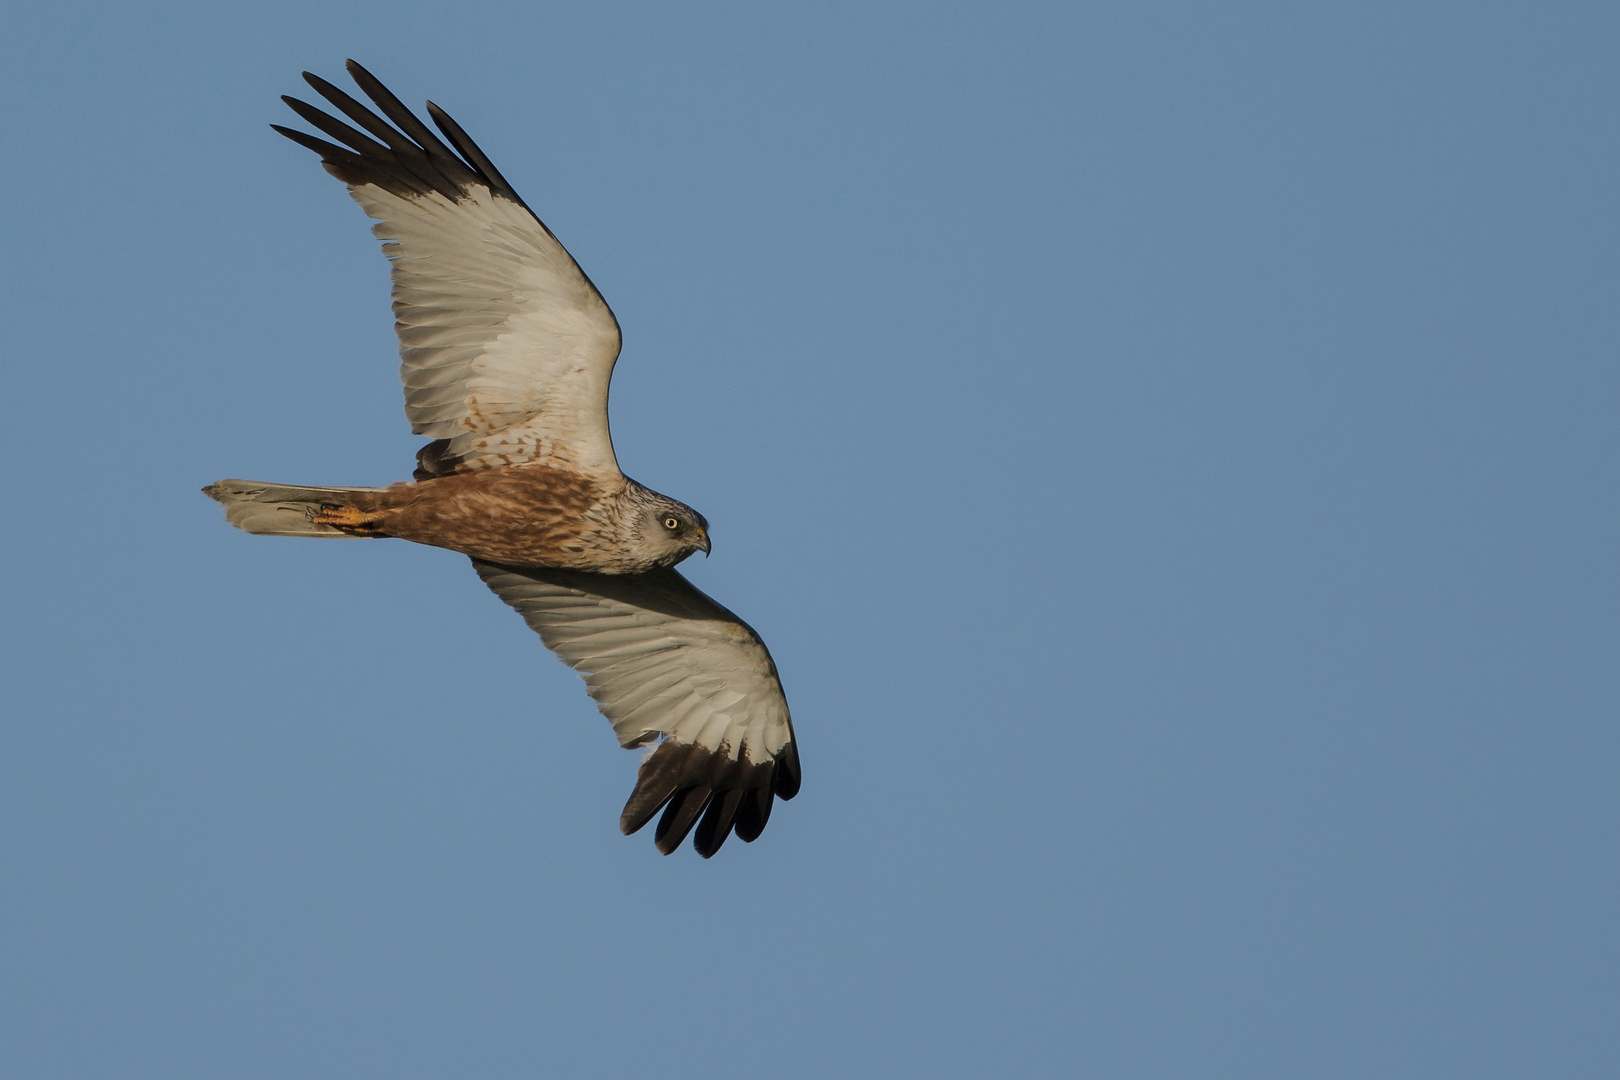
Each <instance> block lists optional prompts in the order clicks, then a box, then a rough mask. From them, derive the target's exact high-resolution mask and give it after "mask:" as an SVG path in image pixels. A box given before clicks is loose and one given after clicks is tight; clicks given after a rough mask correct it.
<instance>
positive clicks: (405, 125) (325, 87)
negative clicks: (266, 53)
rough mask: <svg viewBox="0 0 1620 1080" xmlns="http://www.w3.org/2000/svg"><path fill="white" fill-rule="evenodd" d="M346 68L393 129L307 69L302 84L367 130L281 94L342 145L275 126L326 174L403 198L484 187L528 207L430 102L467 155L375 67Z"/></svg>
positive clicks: (456, 194) (460, 194)
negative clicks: (318, 160)
mask: <svg viewBox="0 0 1620 1080" xmlns="http://www.w3.org/2000/svg"><path fill="white" fill-rule="evenodd" d="M347 67H348V71H349V74H350V75H351V76H352V77H353V78H354V81H355V83H356V84H358V85H359V87H360V89H361V90H363V91H365V93H366V96H367V97H369V98H371V100H372V102H373V103H375V105H376V106H377V108H378V109H379V110H380V111H381V112H382V114H383V116H385V117H387V118H388V120H392V121H393V123H394V125H396V126H395V127H391V126H389V124H388V122H387V121H385V120H384V119H383V117H381V116H378V115H377V114H376V113H374V112H372V111H371V110H370V109H368V108H367V107H366V106H365V105H363V104H361V103H360V102H359V101H357V100H355V98H353V97H351V96H350V95H349V94H347V93H345V92H344V91H342V90H340V89H338V88H337V87H336V86H333V85H332V84H331V83H329V82H327V81H326V80H325V79H323V78H321V77H320V76H319V75H313V74H311V73H309V72H307V71H306V72H304V81H305V82H307V83H309V85H310V86H311V87H313V88H314V90H315V92H316V93H318V94H320V95H321V97H323V98H325V99H326V100H327V101H328V102H329V103H330V104H331V105H332V107H333V108H335V109H337V111H338V112H340V113H342V114H343V115H344V116H346V117H348V119H349V120H350V121H352V122H353V123H354V124H356V125H358V127H359V129H363V130H357V129H356V128H354V127H350V126H349V125H348V124H345V123H343V122H342V121H341V120H338V119H337V118H336V117H333V116H331V115H330V114H328V113H325V112H323V111H321V110H320V109H319V108H317V107H315V106H314V105H311V104H309V103H308V102H306V101H300V100H299V99H298V98H294V97H283V98H282V100H283V101H285V102H286V103H287V106H288V107H289V108H290V109H292V110H293V112H295V113H297V114H298V116H299V117H300V118H301V119H303V120H304V121H305V122H306V123H308V124H309V125H310V126H311V127H314V128H316V129H318V130H319V131H321V132H322V133H323V134H325V135H328V136H330V137H331V138H333V139H336V140H337V141H338V142H339V143H342V144H343V145H342V146H338V145H335V144H333V143H329V142H326V141H325V140H322V139H316V138H314V137H313V136H310V135H306V134H304V133H303V132H301V131H295V130H293V129H291V128H285V127H282V126H281V125H280V124H271V125H270V126H271V127H272V128H274V129H275V130H276V131H277V132H279V133H280V134H282V135H285V136H286V137H287V138H289V139H291V140H292V141H293V142H296V143H298V144H299V145H300V146H303V147H306V148H308V149H310V150H313V151H315V152H316V153H317V154H319V155H321V162H322V164H324V165H325V166H326V169H327V171H328V172H330V173H331V174H332V175H333V176H336V177H337V178H338V179H339V180H342V181H343V182H344V183H345V184H348V185H350V186H351V187H363V186H365V185H367V184H375V185H377V186H378V187H380V188H383V189H384V190H386V191H389V192H392V193H393V194H395V195H402V196H420V195H426V194H428V193H429V192H438V193H439V194H440V195H443V196H445V197H446V198H448V199H453V200H459V199H462V198H465V197H466V195H467V193H468V191H469V190H471V189H472V188H474V187H484V188H488V189H489V190H490V191H492V192H493V193H495V194H497V195H500V196H502V197H503V198H506V199H510V200H511V201H513V202H515V203H518V204H519V205H524V206H525V209H527V207H526V205H525V204H524V203H523V200H522V199H521V198H519V197H518V194H517V192H515V191H513V190H512V186H511V185H510V184H508V183H507V182H506V178H505V177H503V176H501V174H500V173H499V172H498V171H496V169H495V167H494V166H493V165H491V164H490V162H489V158H488V157H487V156H485V154H484V152H483V151H482V150H480V149H479V148H478V144H477V143H475V142H473V141H472V139H471V138H470V137H469V136H468V135H467V133H466V132H465V131H464V130H462V128H461V125H459V124H457V123H456V122H455V121H454V120H452V119H450V117H449V116H447V115H446V114H445V113H444V111H443V110H442V109H440V108H439V107H438V106H436V105H433V104H431V103H430V104H429V105H428V111H429V114H430V115H432V117H433V119H434V122H435V123H437V124H438V125H439V127H440V128H441V129H442V130H443V131H444V133H445V135H446V136H447V137H448V138H449V139H450V141H451V142H452V143H454V144H455V146H456V150H459V151H460V152H461V155H462V156H460V157H458V156H457V154H456V151H455V150H451V149H450V147H449V146H446V145H445V143H444V141H443V140H441V139H440V138H439V137H438V136H437V135H435V134H433V131H432V130H431V129H430V128H429V127H428V126H427V125H426V124H424V123H422V121H421V120H420V119H418V118H417V117H416V115H415V114H414V113H412V112H411V111H410V110H409V109H408V108H406V107H405V105H404V104H403V103H402V102H401V101H400V100H399V98H397V97H395V96H394V95H393V93H392V92H390V91H389V89H388V88H387V87H386V86H384V85H383V84H382V83H381V82H379V81H378V80H377V77H376V76H374V75H372V74H371V72H369V71H367V70H366V69H365V68H363V67H361V66H360V65H359V64H357V63H355V62H354V61H353V60H350V61H349V62H348V64H347Z"/></svg>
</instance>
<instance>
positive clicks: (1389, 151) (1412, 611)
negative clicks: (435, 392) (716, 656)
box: [0, 2, 1620, 1080]
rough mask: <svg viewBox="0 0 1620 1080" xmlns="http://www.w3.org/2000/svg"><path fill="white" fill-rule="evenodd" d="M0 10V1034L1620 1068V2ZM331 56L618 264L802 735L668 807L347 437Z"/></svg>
mask: <svg viewBox="0 0 1620 1080" xmlns="http://www.w3.org/2000/svg"><path fill="white" fill-rule="evenodd" d="M18 7H19V6H13V8H12V9H10V10H9V11H8V13H7V14H6V15H5V16H4V19H3V23H0V60H3V63H0V87H3V90H4V100H5V102H6V105H5V108H4V110H3V118H0V123H3V125H4V142H5V147H6V153H5V158H4V160H5V168H4V169H3V171H0V194H3V199H4V205H5V206H6V208H7V209H6V242H5V248H6V251H5V257H4V260H3V261H0V289H3V297H4V300H3V303H4V309H5V311H4V317H3V319H0V348H3V356H4V363H5V379H4V391H3V403H4V416H5V424H4V435H5V480H4V490H5V506H4V510H3V515H4V517H3V521H4V526H3V540H0V543H3V545H4V556H5V557H4V560H3V566H4V570H3V574H4V584H3V589H4V593H3V605H0V635H3V636H0V709H3V719H0V1073H4V1074H5V1075H7V1076H15V1077H120V1078H146V1077H153V1078H158V1077H161V1078H165V1080H181V1078H199V1080H200V1078H216V1077H232V1078H259V1077H263V1078H272V1077H274V1078H280V1077H291V1076H296V1077H310V1078H326V1077H331V1078H340V1077H341V1078H345V1080H353V1078H371V1077H376V1078H390V1080H396V1078H416V1077H422V1078H427V1077H446V1076H469V1077H470V1076H476V1077H534V1076H559V1077H561V1076H567V1077H625V1076H661V1077H733V1076H736V1077H743V1076H780V1077H830V1076H858V1077H868V1076H870V1077H889V1076H923V1075H937V1076H953V1077H954V1076H962V1077H980V1076H1041V1077H1074V1076H1087V1077H1090V1076H1096V1077H1111V1078H1112V1077H1127V1078H1134V1077H1240V1078H1245V1080H1251V1078H1269V1077H1277V1078H1296V1077H1344V1078H1357V1080H1361V1078H1366V1077H1423V1078H1428V1077H1437V1076H1455V1077H1468V1078H1470V1080H1475V1078H1483V1077H1526V1076H1557V1077H1612V1076H1615V1075H1620V1024H1617V1016H1620V930H1617V923H1616V913H1617V912H1620V873H1617V867H1616V853H1617V846H1620V845H1617V841H1620V835H1617V834H1620V799H1617V784H1616V771H1617V765H1620V760H1617V759H1620V754H1617V751H1620V736H1617V726H1616V724H1617V719H1620V618H1617V602H1620V576H1617V573H1616V556H1617V552H1620V504H1617V486H1616V476H1617V465H1620V461H1617V458H1620V439H1617V437H1616V413H1617V407H1620V369H1617V364H1616V361H1617V349H1616V340H1617V332H1620V304H1617V287H1620V213H1617V199H1620V151H1617V146H1620V143H1617V136H1620V130H1617V121H1620V68H1617V66H1616V63H1615V57H1616V56H1617V55H1620V13H1617V11H1616V9H1615V8H1614V6H1613V5H1612V4H1599V3H1591V4H1564V3H1551V4H1549V3H1534V4H1531V3H1523V4H1425V3H1418V4H1413V3H1391V4H1380V3H1356V4H1344V5H1338V6H1337V7H1331V6H1328V5H1315V4H1300V5H1289V4H1230V5H1218V6H1217V5H1201V4H1146V5H1144V4H1134V3H1114V4H1089V5H1082V4H1052V5H1019V4H1013V5H991V4H978V5H962V4H904V5H902V4H895V5H872V4H831V5H829V4H818V5H814V6H810V5H800V6H785V5H782V6H778V5H769V6H767V5H750V4H716V5H695V6H694V5H671V4H644V5H637V4H601V3H590V4H554V3H537V2H523V3H512V4H489V3H471V4H464V5H462V4H444V3H435V4H428V3H399V2H389V3H365V4H352V5H343V4H337V5H329V4H312V3H277V4H273V5H269V4H231V5H223V4H202V3H198V4H192V5H181V4H85V3H76V2H63V3H51V4H40V5H35V6H34V7H33V10H31V11H27V12H25V11H21V10H18ZM351 55H352V56H355V57H356V58H358V59H360V60H361V61H362V62H364V63H366V64H367V65H368V66H370V67H371V68H372V69H373V70H374V71H375V72H376V73H377V74H378V75H379V76H380V77H381V78H382V79H383V80H384V81H385V82H387V83H388V84H389V85H390V86H392V87H393V88H394V89H395V90H396V91H397V92H398V93H399V94H400V95H401V96H402V97H403V98H405V99H406V100H408V101H410V102H411V103H413V104H419V103H420V102H421V100H422V99H423V98H424V97H432V98H433V99H434V100H435V101H437V102H438V103H440V104H441V105H443V106H445V107H446V108H447V109H449V110H450V112H451V113H452V114H453V115H455V116H456V117H457V118H458V119H459V120H461V122H462V123H463V124H464V125H465V126H466V127H467V128H468V130H469V131H471V132H472V134H473V135H474V137H475V138H477V139H478V140H480V142H481V143H482V144H483V146H484V147H485V149H486V150H487V151H488V152H489V153H490V154H491V156H492V157H493V158H494V159H495V161H496V162H497V163H498V164H499V165H500V166H501V168H502V169H503V171H504V172H505V173H506V174H507V175H508V176H509V177H510V178H511V180H512V181H513V183H514V184H515V185H516V186H517V188H518V190H519V191H521V192H522V193H523V194H524V195H525V196H526V198H527V199H528V201H529V202H530V203H532V204H533V205H534V206H535V207H536V208H537V209H538V210H539V211H540V213H541V214H542V215H543V216H544V217H545V219H546V220H547V222H548V223H549V224H550V225H551V226H552V227H553V228H554V229H555V231H556V232H557V234H558V235H559V236H560V237H561V238H562V239H563V241H564V242H565V243H566V244H568V245H569V247H570V248H571V249H572V250H573V252H574V254H575V255H576V256H577V257H578V259H579V260H580V262H581V263H582V264H583V265H584V266H585V267H586V269H587V270H588V271H589V272H590V273H591V274H592V275H593V277H594V278H595V280H596V281H597V283H598V284H599V285H600V286H601V289H602V291H603V293H604V294H605V295H606V296H607V298H608V300H609V301H610V302H611V303H612V304H613V306H614V308H615V310H616V311H617V312H618V314H619V317H620V319H621V321H622V323H623V325H624V330H625V342H626V345H625V351H624V355H623V358H622V360H621V361H620V365H619V369H618V376H617V379H616V381H615V383H614V393H613V419H614V431H615V437H616V441H617V445H618V449H619V453H620V458H621V461H622V463H623V464H624V466H625V468H626V469H627V471H629V472H630V473H631V474H632V475H634V476H636V477H637V478H639V479H641V480H643V481H644V482H646V483H648V484H651V485H653V486H655V487H657V488H659V489H661V490H665V491H667V492H669V493H671V494H673V495H675V496H677V497H679V498H682V499H684V500H687V501H689V502H691V503H692V504H693V505H695V506H697V507H699V508H700V509H702V510H703V512H704V513H705V514H707V515H708V517H709V518H710V519H711V521H712V522H713V523H714V533H715V541H716V547H715V555H714V557H713V558H712V559H710V560H708V561H702V560H699V561H698V562H697V563H696V564H695V565H690V564H689V566H688V569H689V572H690V575H691V577H692V578H693V580H694V581H696V582H697V583H698V585H699V586H700V587H702V588H703V589H705V590H707V591H709V592H711V593H713V594H714V595H715V596H716V597H718V598H720V599H721V600H722V601H723V602H725V603H726V604H728V605H730V606H732V607H734V608H735V609H736V610H737V611H738V612H740V613H741V614H742V615H743V616H744V617H745V618H747V619H749V620H750V621H751V622H753V623H754V625H755V626H757V627H758V628H759V630H760V631H761V633H763V634H764V636H765V637H766V639H767V640H768V641H769V642H770V644H771V646H772V648H773V650H774V652H775V654H776V656H777V659H778V661H779V663H780V666H781V669H782V673H783V677H784V680H785V682H786V685H787V688H788V692H789V695H790V698H791V700H792V702H793V705H794V710H795V714H796V718H797V721H798V726H799V731H800V735H801V743H802V746H803V760H804V768H805V785H804V791H803V794H802V795H801V797H800V798H799V799H798V800H797V801H795V802H793V803H790V804H785V805H780V806H779V807H778V810H777V813H776V815H775V817H774V818H773V819H772V821H771V825H770V828H769V830H768V831H767V832H766V834H765V836H764V837H763V838H762V840H761V841H760V842H759V843H756V844H754V845H753V846H751V847H750V846H744V845H742V844H740V843H737V842H735V841H733V842H732V843H730V844H728V845H727V846H726V848H725V849H724V850H723V851H722V852H721V853H720V855H719V857H717V858H716V859H714V860H713V861H711V862H703V861H701V860H699V859H698V858H697V857H696V856H694V855H693V854H692V852H691V851H690V849H684V850H682V851H681V852H680V853H678V854H677V855H675V856H673V857H670V858H667V859H664V858H660V857H658V856H657V855H656V854H655V853H654V851H653V849H652V845H651V842H650V840H649V839H648V838H647V837H646V836H637V837H635V838H633V839H628V840H627V839H623V838H621V837H620V836H619V835H618V833H617V830H616V820H617V815H618V812H619V808H620V806H621V804H622V801H623V799H624V796H625V795H626V793H627V792H628V790H629V787H630V783H631V779H632V776H633V773H634V769H635V762H636V759H635V757H634V756H632V755H631V754H627V753H624V752H621V751H619V750H617V749H615V748H614V745H613V741H612V739H611V737H610V733H609V731H608V728H607V725H606V723H605V722H604V721H602V720H601V719H600V718H599V717H598V716H597V715H596V713H595V710H594V709H593V708H592V706H591V705H590V703H589V701H588V700H587V699H586V697H585V694H584V692H583V688H582V687H581V686H580V684H579V683H578V681H577V680H576V679H575V677H574V676H573V675H572V674H571V673H569V672H568V671H567V670H566V669H565V668H563V667H562V666H561V665H560V664H558V663H557V662H556V661H555V660H554V659H552V658H551V657H550V656H549V655H547V654H546V653H545V652H544V650H543V649H542V648H541V646H540V644H539V642H538V640H537V639H536V638H534V637H533V636H532V635H531V634H530V633H529V632H528V631H526V630H525V629H524V628H523V626H522V624H521V622H520V621H519V620H518V618H517V617H516V616H515V615H514V614H513V613H512V612H510V611H509V610H507V609H506V608H505V607H504V606H503V605H501V604H500V603H499V602H498V601H497V600H496V599H495V598H494V597H493V596H491V595H490V594H488V593H487V592H486V591H485V590H484V589H483V588H482V587H481V586H480V585H479V583H478V581H477V579H476V578H475V577H474V576H473V574H472V571H471V570H470V569H469V568H468V566H467V565H466V560H464V559H462V558H461V557H459V556H455V555H452V554H449V553H445V552H440V551H434V550H429V549H426V548H419V547H413V546H410V545H407V544H404V543H395V542H379V543H360V542H355V543H320V544H317V543H311V542H297V541H291V540H270V539H261V538H255V537H248V536H244V535H242V534H240V533H236V532H234V531H232V530H230V529H228V528H227V527H226V526H225V525H224V524H223V523H222V521H221V520H220V514H219V512H218V510H217V508H216V507H215V506H214V505H213V504H211V503H209V502H208V501H207V500H206V499H204V498H203V497H202V496H201V495H199V494H198V493H197V489H198V488H199V487H201V486H202V485H203V484H206V483H208V482H210V481H212V480H215V479H217V478H219V477H222V476H241V477H250V478H254V479H267V480H281V481H288V482H304V483H317V484H319V483H361V484H367V483H385V482H388V481H390V480H395V479H400V478H402V477H404V476H405V475H406V474H407V473H408V471H409V469H410V465H411V454H412V452H413V451H414V449H415V447H416V446H417V445H418V443H419V440H417V439H415V438H414V437H412V436H410V435H409V434H408V432H407V429H406V426H405V423H404V421H403V419H402V416H401V412H400V394H399V390H398V386H397V383H396V380H395V374H394V369H395V364H396V360H395V356H394V347H395V346H394V341H393V338H392V333H391V329H390V316H389V311H388V305H387V295H386V282H385V272H384V262H383V260H382V258H381V257H380V256H379V255H378V254H377V252H376V250H375V244H374V242H373V241H372V239H371V238H370V236H369V235H368V233H367V223H366V222H365V220H364V218H363V216H362V215H361V213H360V212H359V210H358V209H357V208H356V207H355V206H353V205H352V204H351V203H350V202H349V200H348V199H347V198H346V197H345V196H344V194H343V192H342V190H341V188H340V187H339V186H338V185H337V184H336V183H335V182H334V181H332V180H331V179H330V178H329V177H328V176H326V175H325V174H324V173H323V172H322V171H321V170H320V169H319V167H318V166H317V165H316V162H315V160H314V159H313V157H312V155H310V154H309V153H307V152H306V151H304V150H302V149H300V148H298V147H296V146H294V145H292V144H290V143H288V142H286V141H284V140H282V139H280V138H278V137H276V136H275V135H273V134H272V133H271V132H270V131H269V130H268V128H267V127H266V124H267V123H269V122H272V121H274V122H291V120H290V119H289V114H288V113H287V112H286V110H285V109H284V108H283V107H282V106H281V105H280V103H279V102H278V101H277V100H276V98H277V95H279V94H282V93H302V92H303V86H302V83H301V82H300V81H299V79H298V72H299V71H300V70H301V69H303V68H310V69H312V70H315V71H317V72H320V73H322V74H325V75H326V76H328V77H330V78H333V79H338V78H339V77H340V76H341V70H342V68H341V65H342V61H343V59H344V58H345V57H346V56H351Z"/></svg>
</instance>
